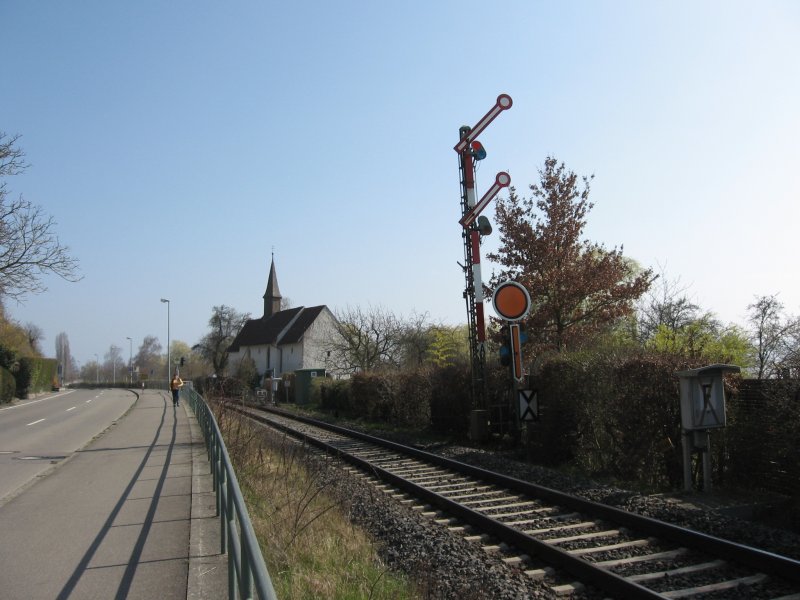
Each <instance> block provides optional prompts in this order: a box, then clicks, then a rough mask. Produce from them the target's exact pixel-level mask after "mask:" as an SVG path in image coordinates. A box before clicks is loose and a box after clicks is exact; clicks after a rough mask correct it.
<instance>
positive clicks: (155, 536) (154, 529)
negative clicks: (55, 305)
mask: <svg viewBox="0 0 800 600" xmlns="http://www.w3.org/2000/svg"><path fill="white" fill-rule="evenodd" d="M138 393H140V394H141V395H140V396H139V398H138V400H137V401H136V402H135V403H134V405H133V406H132V408H131V410H130V411H129V412H128V413H126V415H125V416H124V417H122V418H121V419H120V420H119V421H118V422H117V423H115V424H114V425H112V426H111V427H110V428H109V429H108V430H107V431H106V432H105V433H104V434H103V435H101V436H99V437H98V438H97V439H96V440H94V441H93V442H92V443H91V444H89V445H88V446H87V447H86V448H84V449H83V450H81V451H79V452H77V453H76V454H75V455H74V456H73V457H71V458H70V459H69V460H68V461H66V462H65V463H64V464H63V465H61V466H60V467H59V468H58V469H56V470H55V471H54V472H53V473H51V474H50V475H49V476H47V477H45V478H44V479H42V481H40V482H38V483H37V484H36V485H34V486H32V487H31V488H29V489H28V490H26V491H25V493H24V494H21V495H20V496H18V497H16V498H14V499H13V500H11V501H10V502H9V503H7V504H6V505H4V506H3V507H2V508H0V522H2V531H0V569H2V572H3V573H4V576H3V578H2V579H3V581H2V589H0V597H2V598H3V599H4V600H17V599H20V600H22V599H25V600H37V599H41V600H53V599H56V600H66V599H68V598H69V599H72V600H83V599H87V600H88V599H98V600H100V599H102V600H106V599H111V598H116V599H122V598H131V599H142V600H152V599H159V600H160V599H163V600H172V599H175V600H178V599H180V600H183V599H184V598H192V599H197V600H201V599H206V598H214V599H218V598H225V597H226V594H227V587H226V586H227V583H226V582H227V562H226V557H225V556H223V555H219V522H218V520H217V519H216V518H215V517H214V516H213V515H214V496H213V492H212V491H211V482H210V479H211V477H210V475H209V465H208V461H207V457H206V452H205V446H204V444H203V439H202V435H201V433H200V428H199V426H198V424H197V421H196V419H195V418H194V415H193V414H192V413H191V410H190V409H189V408H188V407H187V406H185V403H184V402H181V405H180V406H179V407H175V406H173V404H172V399H171V398H168V394H167V392H166V391H158V390H146V391H145V392H143V393H141V392H138Z"/></svg>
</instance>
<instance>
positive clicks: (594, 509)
mask: <svg viewBox="0 0 800 600" xmlns="http://www.w3.org/2000/svg"><path fill="white" fill-rule="evenodd" d="M261 410H265V411H266V412H273V413H275V414H278V415H280V416H283V417H286V418H289V419H294V420H298V421H301V422H304V423H307V424H309V425H314V426H316V427H320V428H323V429H326V430H328V431H332V432H334V433H339V434H341V435H346V436H349V437H355V438H357V439H360V440H363V441H365V442H369V443H372V444H376V445H378V446H381V447H384V448H388V449H390V450H394V451H396V452H400V453H403V454H406V455H411V456H414V457H415V458H419V459H421V460H425V461H426V462H431V463H433V464H436V465H438V466H441V467H446V468H449V469H452V470H454V471H458V472H460V473H464V474H467V475H470V476H472V477H475V478H477V479H481V480H483V481H486V482H489V483H493V484H496V485H500V486H503V487H506V488H508V489H510V490H513V491H516V492H520V493H523V494H526V495H529V496H531V497H533V498H537V499H541V500H546V501H548V502H552V503H554V504H559V505H561V506H564V507H566V508H570V509H572V510H575V511H580V512H585V513H588V514H591V515H595V516H598V517H601V518H603V519H606V520H608V521H612V522H615V523H617V524H619V525H622V526H625V527H628V528H630V529H633V530H637V531H638V532H640V533H644V534H648V535H652V536H655V537H659V538H662V539H665V540H669V541H671V542H674V543H677V544H680V545H687V546H690V547H692V548H694V549H696V550H700V551H705V552H707V553H709V554H714V555H716V556H718V557H721V558H727V559H729V560H732V561H734V562H738V563H740V564H743V565H746V566H749V567H752V568H756V569H759V570H762V571H765V572H767V573H770V574H773V575H777V576H779V577H782V578H784V579H786V580H789V581H793V582H800V561H798V560H795V559H792V558H789V557H787V556H782V555H779V554H774V553H772V552H768V551H766V550H761V549H759V548H753V547H750V546H745V545H743V544H739V543H736V542H732V541H730V540H725V539H722V538H718V537H715V536H712V535H709V534H705V533H701V532H698V531H695V530H693V529H689V528H685V527H680V526H678V525H674V524H672V523H666V522H664V521H659V520H657V519H653V518H652V517H646V516H644V515H638V514H636V513H630V512H627V511H624V510H622V509H619V508H615V507H613V506H608V505H606V504H600V503H598V502H593V501H591V500H586V499H583V498H580V497H577V496H573V495H571V494H567V493H565V492H560V491H558V490H554V489H552V488H548V487H545V486H541V485H537V484H534V483H530V482H527V481H523V480H520V479H516V478H514V477H509V476H507V475H502V474H500V473H494V472H492V471H488V470H486V469H482V468H480V467H476V466H473V465H469V464H466V463H462V462H459V461H457V460H453V459H449V458H445V457H443V456H439V455H436V454H432V453H430V452H426V451H424V450H420V449H418V448H413V447H410V446H404V445H402V444H399V443H396V442H392V441H389V440H384V439H381V438H377V437H374V436H371V435H369V434H365V433H362V432H358V431H353V430H350V429H346V428H344V427H340V426H337V425H332V424H330V423H325V422H323V421H318V420H316V419H311V418H308V417H302V416H299V415H294V414H291V413H288V412H285V411H281V410H278V409H274V408H261ZM248 414H250V413H248ZM270 424H271V425H274V423H273V422H270ZM287 429H288V428H287ZM309 441H310V440H309ZM334 450H335V451H336V452H337V453H341V454H345V453H343V452H341V451H339V450H338V449H334ZM348 460H349V459H348ZM366 464H368V463H366ZM367 468H369V469H370V470H373V471H378V472H381V473H380V474H381V475H382V476H383V475H384V473H385V476H386V478H387V479H389V480H392V482H393V483H395V480H396V483H395V484H396V485H398V487H404V488H405V489H409V490H411V489H412V486H413V488H418V487H419V486H416V485H415V484H412V483H410V482H404V480H402V478H399V477H397V476H395V475H392V474H391V473H388V472H385V471H384V470H383V469H378V468H377V467H376V466H374V465H369V466H368V467H367ZM401 482H403V483H402V485H401ZM420 489H422V488H420ZM413 493H414V494H417V491H416V490H415V491H414V492H413ZM428 495H431V496H430V497H431V499H430V500H429V502H431V503H432V504H436V505H438V506H443V505H444V504H445V503H450V502H451V501H449V500H447V499H446V498H444V497H441V496H439V495H438V494H435V493H433V492H430V491H427V490H426V491H425V493H424V494H423V497H426V499H427V497H428ZM454 504H455V503H454ZM447 510H448V511H450V512H453V513H454V514H458V515H459V517H460V518H463V519H464V520H465V521H467V522H472V523H473V524H475V522H476V521H475V520H481V521H482V519H489V518H488V517H485V516H483V515H481V514H480V513H476V512H475V511H472V510H471V509H467V508H465V507H460V508H457V509H451V508H449V507H448V508H447ZM461 513H463V516H462V515H461ZM473 513H474V514H473ZM471 520H472V521H471ZM490 520H491V519H490ZM492 521H493V520H492ZM493 522H494V523H496V524H492V525H489V524H488V523H482V524H481V525H480V527H481V528H483V529H486V530H488V531H490V532H493V531H494V530H495V528H496V530H497V531H498V532H499V531H503V532H505V530H506V529H511V528H508V527H507V526H506V525H503V524H502V523H499V522H496V521H493ZM511 531H513V532H516V533H511V532H509V536H510V537H511V539H516V538H517V537H519V536H525V538H530V536H528V535H527V534H524V533H522V532H520V531H519V530H516V529H511ZM505 535H506V534H505V533H503V536H505ZM498 537H500V536H499V535H498ZM519 539H520V543H522V540H524V538H522V537H520V538H519ZM530 539H531V540H533V541H534V542H537V544H543V542H539V541H538V540H535V539H534V538H530ZM514 543H515V545H516V543H517V542H514ZM544 546H546V547H545V548H541V552H539V551H537V550H536V549H535V548H539V546H538V545H537V546H535V547H531V548H532V551H533V552H535V553H536V554H538V555H539V556H546V555H547V556H550V554H551V550H552V549H553V547H552V546H549V545H547V544H544ZM523 549H524V548H523ZM556 550H558V549H556ZM562 552H564V551H561V550H558V553H555V554H552V559H551V560H554V561H558V562H557V564H563V565H567V564H573V562H572V560H569V561H566V560H563V562H562V559H563V557H562V556H561V554H560V553H562ZM568 556H569V557H570V559H572V558H574V557H572V555H568ZM580 561H581V563H584V564H587V565H591V563H589V562H588V561H586V560H584V559H580ZM574 564H575V567H576V568H577V569H579V570H580V571H581V572H583V571H584V567H583V566H582V565H581V564H580V563H574ZM564 568H565V569H566V568H567V567H566V566H564ZM591 568H592V569H597V567H591ZM568 570H571V569H568ZM575 574H576V575H579V573H578V572H575ZM581 576H583V575H581ZM614 577H617V576H616V575H615V576H614ZM587 579H588V578H587ZM598 585H599V584H598ZM640 587H641V586H640ZM604 589H605V588H604ZM643 589H646V588H643ZM608 591H612V590H610V589H609V590H608ZM632 591H633V590H631V592H632ZM648 591H649V592H650V593H651V594H652V593H653V592H652V591H650V590H648ZM630 597H632V598H633V597H634V596H630ZM637 597H638V596H637ZM642 597H645V596H642ZM646 597H658V596H646Z"/></svg>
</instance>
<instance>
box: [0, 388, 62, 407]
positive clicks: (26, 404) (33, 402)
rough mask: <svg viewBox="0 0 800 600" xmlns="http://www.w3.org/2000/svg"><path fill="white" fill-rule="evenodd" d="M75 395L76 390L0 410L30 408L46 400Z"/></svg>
mask: <svg viewBox="0 0 800 600" xmlns="http://www.w3.org/2000/svg"><path fill="white" fill-rule="evenodd" d="M74 393H75V390H69V391H68V392H61V393H60V394H56V395H55V396H48V397H47V398H39V399H38V400H31V401H30V402H23V403H21V404H15V405H14V406H6V407H5V408H0V412H2V411H4V410H11V409H12V408H19V407H21V406H28V405H29V404H36V403H37V402H44V401H45V400H52V399H53V398H58V397H59V396H66V395H67V394H74Z"/></svg>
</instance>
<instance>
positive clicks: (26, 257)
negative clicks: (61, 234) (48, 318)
mask: <svg viewBox="0 0 800 600" xmlns="http://www.w3.org/2000/svg"><path fill="white" fill-rule="evenodd" d="M18 139H19V136H11V137H9V136H7V135H6V134H5V133H3V132H0V178H5V177H8V176H10V175H17V174H19V173H21V172H23V171H24V170H25V168H26V167H27V164H26V163H25V160H24V156H25V154H24V152H22V150H21V149H20V148H18V147H17V145H16V142H17V140H18ZM55 226H56V223H55V221H54V220H53V218H52V217H48V216H47V215H46V214H45V213H44V212H43V210H42V208H41V207H39V206H35V205H33V204H31V203H30V202H28V201H27V200H25V199H24V198H22V196H20V197H19V198H17V199H11V198H9V192H8V189H7V187H6V182H5V181H2V183H0V295H1V296H4V297H8V298H15V299H21V298H23V297H24V296H26V295H27V294H37V293H40V292H43V291H45V290H46V289H47V288H46V287H45V286H44V284H43V283H42V280H41V277H42V276H43V275H45V274H48V273H53V274H55V275H58V276H59V277H62V278H63V279H66V280H67V281H78V280H79V279H80V277H79V276H78V275H77V271H78V261H77V260H76V259H75V258H72V257H71V256H70V254H69V248H67V247H66V246H62V245H61V242H60V241H59V239H58V236H57V235H56V233H55V231H54V229H55Z"/></svg>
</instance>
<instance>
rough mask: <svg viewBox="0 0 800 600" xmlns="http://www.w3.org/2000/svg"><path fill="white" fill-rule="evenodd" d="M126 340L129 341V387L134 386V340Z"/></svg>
mask: <svg viewBox="0 0 800 600" xmlns="http://www.w3.org/2000/svg"><path fill="white" fill-rule="evenodd" d="M125 339H126V340H128V385H133V340H132V339H131V338H125Z"/></svg>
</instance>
